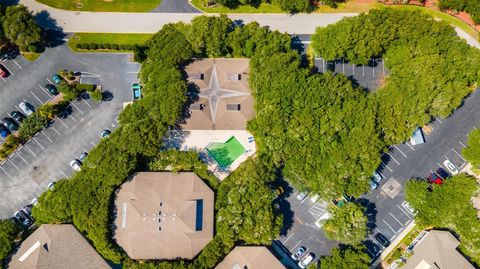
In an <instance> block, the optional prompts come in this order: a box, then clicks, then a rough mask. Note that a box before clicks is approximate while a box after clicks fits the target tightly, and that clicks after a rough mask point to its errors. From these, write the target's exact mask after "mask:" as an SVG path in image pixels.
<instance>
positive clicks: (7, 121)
mask: <svg viewBox="0 0 480 269" xmlns="http://www.w3.org/2000/svg"><path fill="white" fill-rule="evenodd" d="M2 123H3V125H5V126H6V127H7V128H8V130H9V131H10V132H12V133H13V132H16V131H18V128H19V126H18V124H17V123H16V122H15V121H14V120H13V119H12V118H9V117H6V118H3V120H2Z"/></svg>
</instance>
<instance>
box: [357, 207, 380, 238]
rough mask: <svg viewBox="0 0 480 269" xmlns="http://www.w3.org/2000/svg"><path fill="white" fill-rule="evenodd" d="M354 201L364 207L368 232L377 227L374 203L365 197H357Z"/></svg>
mask: <svg viewBox="0 0 480 269" xmlns="http://www.w3.org/2000/svg"><path fill="white" fill-rule="evenodd" d="M356 202H357V203H359V204H360V205H362V206H363V207H365V215H366V216H367V229H368V231H369V233H370V232H372V231H373V229H375V228H376V227H377V225H376V221H377V207H376V205H375V203H372V202H371V201H369V200H368V199H365V198H358V199H357V200H356Z"/></svg>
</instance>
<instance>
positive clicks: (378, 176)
mask: <svg viewBox="0 0 480 269" xmlns="http://www.w3.org/2000/svg"><path fill="white" fill-rule="evenodd" d="M372 178H373V180H375V182H377V183H379V182H380V181H382V175H380V174H379V173H378V172H377V171H375V172H373V175H372Z"/></svg>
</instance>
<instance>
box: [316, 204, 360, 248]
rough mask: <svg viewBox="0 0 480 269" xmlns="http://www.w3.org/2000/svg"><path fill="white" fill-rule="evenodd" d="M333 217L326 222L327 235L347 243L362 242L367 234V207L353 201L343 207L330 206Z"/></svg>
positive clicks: (324, 228) (325, 230)
mask: <svg viewBox="0 0 480 269" xmlns="http://www.w3.org/2000/svg"><path fill="white" fill-rule="evenodd" d="M329 210H330V212H331V213H332V217H331V218H330V219H328V220H327V221H326V222H325V225H324V226H323V230H324V232H325V235H326V236H327V237H328V238H330V239H333V240H337V241H340V242H342V243H345V244H356V243H360V242H361V241H362V240H364V239H365V237H366V236H367V217H366V216H365V208H364V207H363V206H361V205H358V204H355V203H353V202H351V203H346V204H344V205H343V206H341V207H338V206H333V205H331V206H330V209H329Z"/></svg>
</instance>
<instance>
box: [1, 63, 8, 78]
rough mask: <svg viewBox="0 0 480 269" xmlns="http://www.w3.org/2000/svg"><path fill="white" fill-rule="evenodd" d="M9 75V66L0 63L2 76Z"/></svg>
mask: <svg viewBox="0 0 480 269" xmlns="http://www.w3.org/2000/svg"><path fill="white" fill-rule="evenodd" d="M8 75H9V73H8V70H7V68H5V66H3V64H0V77H2V78H6V77H8Z"/></svg>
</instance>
